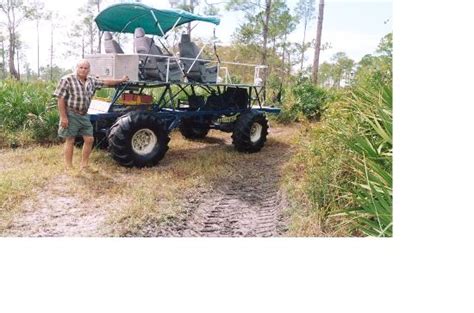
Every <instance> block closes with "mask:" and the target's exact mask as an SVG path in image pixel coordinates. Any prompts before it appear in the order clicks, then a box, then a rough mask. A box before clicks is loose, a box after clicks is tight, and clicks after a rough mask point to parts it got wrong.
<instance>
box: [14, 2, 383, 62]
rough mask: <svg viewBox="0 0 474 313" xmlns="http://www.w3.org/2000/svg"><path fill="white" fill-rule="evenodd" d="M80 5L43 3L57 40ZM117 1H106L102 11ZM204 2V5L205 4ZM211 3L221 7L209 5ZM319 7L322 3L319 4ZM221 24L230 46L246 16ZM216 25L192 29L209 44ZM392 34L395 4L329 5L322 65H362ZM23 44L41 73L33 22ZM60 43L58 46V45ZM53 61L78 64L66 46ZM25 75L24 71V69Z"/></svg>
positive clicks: (47, 28) (46, 39)
mask: <svg viewBox="0 0 474 313" xmlns="http://www.w3.org/2000/svg"><path fill="white" fill-rule="evenodd" d="M84 2H85V0H82V1H65V0H44V3H45V6H46V8H47V9H50V10H54V11H56V12H57V16H58V18H57V19H56V20H55V24H56V25H55V26H54V37H55V38H56V39H59V38H61V41H66V39H67V38H66V35H65V30H66V28H67V27H66V26H65V25H67V23H68V21H73V20H74V19H75V17H76V16H77V10H78V8H79V7H81V6H82V5H83V3H84ZM115 2H118V1H114V0H105V1H104V4H103V7H104V8H105V7H106V6H108V5H110V4H113V3H115ZM142 2H143V3H145V4H148V5H151V6H154V7H157V8H160V7H161V8H169V2H168V0H143V1H142ZM201 2H203V1H201ZM208 2H219V1H217V0H214V1H212V0H210V1H208ZM286 2H287V5H288V6H289V7H290V8H291V9H294V7H295V6H296V3H297V2H298V0H287V1H286ZM316 2H318V1H317V0H316ZM220 15H221V16H220V17H221V24H220V25H219V26H217V27H216V28H215V29H216V36H217V37H218V38H219V39H220V40H221V42H222V43H224V44H230V43H231V35H232V33H234V31H235V29H236V28H237V26H238V25H239V24H240V23H241V22H242V20H243V19H242V14H239V13H236V12H227V11H225V10H223V9H221V11H220ZM213 29H214V27H213V25H211V24H206V23H201V24H199V25H198V26H196V28H195V29H194V33H195V35H196V36H199V37H202V38H204V39H205V40H206V39H209V38H210V37H211V35H212V30H213ZM391 31H392V2H391V1H385V0H380V1H355V0H345V1H340V0H332V1H331V0H327V1H326V3H325V10H324V23H323V35H322V43H323V44H324V43H329V44H330V48H329V49H327V50H324V51H322V52H321V55H320V62H321V63H322V62H325V61H330V58H331V56H332V55H334V54H335V53H336V52H340V51H343V52H346V53H347V55H348V56H349V57H350V58H352V59H354V60H355V61H359V60H360V59H361V58H362V57H363V56H364V55H365V54H368V53H373V52H374V51H375V50H376V48H377V45H378V43H379V41H380V39H381V38H382V37H383V36H384V35H385V34H387V33H389V32H391ZM20 32H21V37H22V40H24V41H25V43H26V48H25V49H24V51H23V54H24V55H25V57H26V59H27V61H28V63H29V64H30V67H31V68H32V69H33V70H34V71H35V70H36V68H37V65H36V64H37V56H36V43H37V38H36V24H35V23H33V22H27V23H24V24H23V25H22V26H21V28H20ZM50 33H51V24H50V23H49V22H43V24H42V25H40V65H41V66H45V65H47V64H49V47H50ZM315 37H316V20H314V21H313V22H312V24H310V25H309V28H308V32H307V35H306V38H307V39H308V40H311V39H314V38H315ZM302 38H303V25H302V23H301V25H298V27H297V29H296V30H295V31H294V32H293V33H292V34H291V35H290V38H289V40H291V41H294V42H300V41H301V40H302ZM58 42H59V40H58ZM124 48H125V52H126V53H127V52H128V53H131V52H132V51H131V50H132V48H131V46H125V47H124ZM55 50H56V51H55V57H54V59H53V63H55V64H57V65H59V66H61V67H63V68H70V69H72V68H73V67H74V65H75V63H76V61H77V60H74V59H68V58H65V57H64V56H63V54H64V51H65V47H64V45H62V44H57V45H55ZM313 54H314V50H312V49H310V50H309V51H308V52H306V56H307V59H306V64H311V63H312V56H313ZM22 70H23V69H22Z"/></svg>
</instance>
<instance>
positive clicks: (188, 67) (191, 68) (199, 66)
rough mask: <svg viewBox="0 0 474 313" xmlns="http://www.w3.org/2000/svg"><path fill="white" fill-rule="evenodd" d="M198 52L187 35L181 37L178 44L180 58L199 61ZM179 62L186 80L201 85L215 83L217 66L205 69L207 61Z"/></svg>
mask: <svg viewBox="0 0 474 313" xmlns="http://www.w3.org/2000/svg"><path fill="white" fill-rule="evenodd" d="M200 51H201V49H199V47H198V46H197V45H196V44H195V43H194V42H192V41H191V38H190V37H189V34H182V35H181V42H180V43H179V55H180V57H183V58H190V59H196V58H198V59H201V58H202V55H200V56H199V57H198V55H199V52H200ZM181 62H182V64H183V66H184V72H185V73H186V75H187V77H188V79H191V80H193V81H197V82H203V83H215V82H216V81H217V66H212V67H206V64H208V63H209V62H207V61H195V60H185V59H181ZM193 63H194V64H193Z"/></svg>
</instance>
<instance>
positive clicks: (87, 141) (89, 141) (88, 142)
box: [81, 136, 94, 168]
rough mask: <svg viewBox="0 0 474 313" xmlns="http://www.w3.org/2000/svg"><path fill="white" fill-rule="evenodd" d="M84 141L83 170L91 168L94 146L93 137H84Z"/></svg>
mask: <svg viewBox="0 0 474 313" xmlns="http://www.w3.org/2000/svg"><path fill="white" fill-rule="evenodd" d="M82 138H83V139H84V145H83V146H82V160H81V168H86V167H88V166H89V156H90V155H91V151H92V145H93V144H94V137H93V136H82Z"/></svg>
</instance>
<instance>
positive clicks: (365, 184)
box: [341, 84, 393, 237]
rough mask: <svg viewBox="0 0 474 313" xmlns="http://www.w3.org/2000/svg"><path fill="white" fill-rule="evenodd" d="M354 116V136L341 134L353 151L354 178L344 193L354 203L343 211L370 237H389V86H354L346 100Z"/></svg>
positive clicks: (391, 146) (390, 186)
mask: <svg viewBox="0 0 474 313" xmlns="http://www.w3.org/2000/svg"><path fill="white" fill-rule="evenodd" d="M348 101H349V103H350V111H351V112H352V113H353V115H354V119H355V125H356V128H355V132H354V135H347V133H346V134H341V138H342V140H343V141H344V143H345V144H346V146H347V147H348V148H349V149H350V151H351V153H352V154H353V156H354V157H353V158H352V159H351V162H350V165H351V168H352V170H353V172H354V174H355V181H354V182H353V186H352V188H348V189H347V193H348V194H349V195H350V196H352V198H353V200H354V203H353V205H352V206H351V207H350V208H348V209H347V210H346V212H342V214H347V215H349V216H351V217H353V218H354V220H355V222H356V225H357V227H358V229H359V230H360V231H361V232H362V233H364V234H365V235H369V236H378V237H391V236H392V234H393V221H392V151H393V142H392V138H393V136H392V125H393V122H392V86H391V84H371V85H368V86H362V87H360V88H356V89H355V90H354V92H353V94H352V96H351V98H350V99H349V100H348Z"/></svg>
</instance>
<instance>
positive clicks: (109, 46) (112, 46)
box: [104, 32, 123, 54]
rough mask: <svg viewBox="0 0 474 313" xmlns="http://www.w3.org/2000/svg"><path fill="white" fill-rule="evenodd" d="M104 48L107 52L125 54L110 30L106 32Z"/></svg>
mask: <svg viewBox="0 0 474 313" xmlns="http://www.w3.org/2000/svg"><path fill="white" fill-rule="evenodd" d="M104 50H105V53H117V54H123V50H122V47H120V45H119V44H118V42H117V41H115V39H113V37H112V34H111V33H110V32H104Z"/></svg>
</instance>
